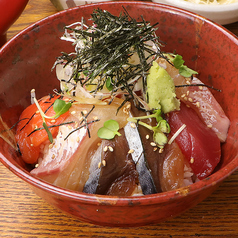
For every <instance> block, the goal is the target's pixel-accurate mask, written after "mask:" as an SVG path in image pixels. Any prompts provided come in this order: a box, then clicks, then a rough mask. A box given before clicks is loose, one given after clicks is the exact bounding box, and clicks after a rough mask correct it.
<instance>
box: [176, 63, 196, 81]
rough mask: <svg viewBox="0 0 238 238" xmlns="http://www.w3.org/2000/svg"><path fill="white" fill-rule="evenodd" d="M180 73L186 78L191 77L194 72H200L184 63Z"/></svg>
mask: <svg viewBox="0 0 238 238" xmlns="http://www.w3.org/2000/svg"><path fill="white" fill-rule="evenodd" d="M179 74H180V75H182V76H183V77H185V78H189V77H191V76H192V75H193V74H198V72H196V71H194V70H192V69H190V68H188V67H187V66H186V65H182V66H181V67H180V69H179Z"/></svg>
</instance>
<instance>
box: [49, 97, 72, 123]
mask: <svg viewBox="0 0 238 238" xmlns="http://www.w3.org/2000/svg"><path fill="white" fill-rule="evenodd" d="M71 106H72V103H70V102H68V103H66V102H65V101H64V100H61V99H56V100H55V102H54V104H53V109H54V111H55V116H54V118H58V117H59V116H61V115H62V114H64V113H65V112H67V111H68V110H69V109H70V107H71Z"/></svg>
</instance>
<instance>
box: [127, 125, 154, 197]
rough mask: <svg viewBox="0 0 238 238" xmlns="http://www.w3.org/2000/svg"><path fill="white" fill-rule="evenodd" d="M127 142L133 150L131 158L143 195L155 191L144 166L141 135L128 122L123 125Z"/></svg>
mask: <svg viewBox="0 0 238 238" xmlns="http://www.w3.org/2000/svg"><path fill="white" fill-rule="evenodd" d="M124 131H125V135H126V139H127V142H128V144H129V148H130V150H132V151H133V153H132V154H131V155H132V159H133V161H134V162H135V164H136V170H137V171H138V174H139V182H140V186H141V189H142V192H143V194H144V195H146V194H153V193H156V192H157V191H156V188H155V185H154V182H153V178H152V176H151V173H150V171H149V169H148V168H147V166H146V159H145V154H144V149H143V145H142V141H141V137H140V134H139V131H138V128H137V127H132V126H131V122H128V123H127V125H126V126H125V127H124Z"/></svg>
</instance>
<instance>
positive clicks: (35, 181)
mask: <svg viewBox="0 0 238 238" xmlns="http://www.w3.org/2000/svg"><path fill="white" fill-rule="evenodd" d="M115 4H119V5H123V4H124V5H135V4H136V5H141V6H142V5H146V6H147V7H151V8H155V9H158V10H166V11H169V12H171V11H172V12H174V11H175V12H176V13H180V14H183V15H186V16H192V17H194V18H197V19H200V20H202V21H205V22H207V23H208V24H210V25H212V26H213V27H215V28H218V29H219V30H220V31H222V32H223V33H224V34H225V35H227V36H228V37H229V38H230V39H232V40H233V41H234V40H235V41H236V43H237V44H238V37H237V36H236V35H234V34H233V33H231V32H230V31H229V30H227V29H225V28H224V27H223V26H221V25H219V24H217V23H215V22H213V21H211V20H208V19H207V18H205V17H202V16H199V15H197V14H195V13H192V12H189V11H187V10H184V9H180V8H177V7H174V6H168V5H165V4H158V3H154V2H142V1H133V2H131V1H114V2H111V1H109V2H100V3H92V4H88V5H81V6H77V7H74V8H70V9H66V10H62V11H60V12H57V13H55V14H53V15H51V16H48V17H45V18H43V19H41V20H39V21H37V22H35V23H33V24H31V25H30V26H28V27H26V28H25V29H23V30H21V31H20V32H19V33H17V34H16V35H15V36H14V37H13V38H12V39H10V40H9V41H8V42H7V43H6V44H5V45H4V46H3V47H2V48H1V49H0V55H1V54H2V52H4V51H5V50H6V48H7V47H9V46H11V44H14V42H15V41H16V40H17V39H18V38H21V36H22V35H24V34H26V33H27V32H28V31H31V30H32V29H34V27H35V26H36V25H39V24H40V25H42V24H44V23H47V22H48V21H51V20H53V19H55V18H58V17H60V16H61V15H62V14H70V12H71V11H78V10H82V9H84V8H87V7H89V6H96V7H100V6H102V7H103V6H104V5H115ZM0 161H1V162H2V164H3V165H5V166H6V167H7V168H8V169H9V170H10V171H12V172H13V173H14V174H15V175H17V176H18V177H19V178H21V179H22V180H24V181H25V182H27V183H28V184H30V185H32V186H34V187H36V188H38V189H41V190H44V191H47V192H50V193H52V194H56V195H62V196H64V197H67V198H69V199H73V200H80V201H81V202H84V203H85V204H92V205H93V204H94V205H98V204H99V202H100V201H102V203H103V204H107V205H108V204H110V205H116V206H128V204H129V203H128V201H130V206H131V205H132V204H134V205H140V206H141V205H148V200H150V205H153V204H159V203H164V202H168V201H169V200H170V201H171V200H172V199H181V198H183V197H184V196H185V194H184V193H183V191H188V193H187V194H186V195H188V194H189V195H192V194H195V193H197V192H199V191H202V190H203V189H204V188H205V187H206V188H209V187H213V186H216V185H219V184H220V183H221V182H222V181H223V180H224V179H225V178H227V177H228V176H230V175H231V174H232V173H233V172H234V171H236V170H237V168H238V155H237V156H236V157H235V158H234V159H233V160H232V161H230V162H229V163H228V164H226V165H225V166H224V167H223V168H221V169H219V170H218V171H217V172H215V173H213V174H212V175H210V176H209V177H207V178H205V179H204V180H201V181H198V182H196V183H194V184H192V185H189V186H187V187H183V188H181V189H177V190H172V191H168V192H162V193H156V194H151V195H144V196H130V197H117V196H107V195H97V194H86V193H83V192H76V191H71V190H68V189H63V188H60V187H57V186H55V185H52V184H50V183H48V182H46V181H43V180H41V179H39V178H36V177H33V176H32V175H31V174H30V173H29V172H27V171H25V170H24V169H23V168H21V167H20V166H19V165H18V164H17V163H12V162H10V161H9V160H8V159H7V158H6V157H5V156H4V155H3V154H2V153H1V152H0Z"/></svg>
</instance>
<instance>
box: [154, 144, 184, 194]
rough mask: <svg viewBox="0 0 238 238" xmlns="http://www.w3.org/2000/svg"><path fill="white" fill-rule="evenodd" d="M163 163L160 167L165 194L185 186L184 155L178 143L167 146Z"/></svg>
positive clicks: (161, 182) (162, 187)
mask: <svg viewBox="0 0 238 238" xmlns="http://www.w3.org/2000/svg"><path fill="white" fill-rule="evenodd" d="M163 153H165V156H164V159H163V163H161V164H160V166H159V172H158V174H159V177H160V184H161V189H162V191H163V192H166V191H170V190H173V189H178V188H181V187H183V186H184V155H183V154H182V152H181V150H180V148H179V146H178V145H177V143H176V142H173V143H172V144H167V145H166V146H165V151H164V152H163Z"/></svg>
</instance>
